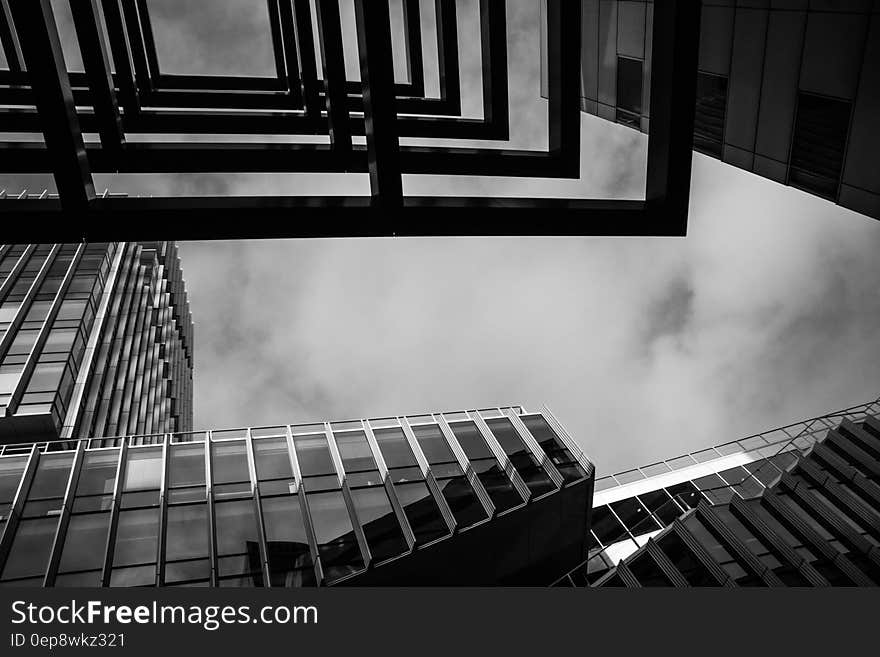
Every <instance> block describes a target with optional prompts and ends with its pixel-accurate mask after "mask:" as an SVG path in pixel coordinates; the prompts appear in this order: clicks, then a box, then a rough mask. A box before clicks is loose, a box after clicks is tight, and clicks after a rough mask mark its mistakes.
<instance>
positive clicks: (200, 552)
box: [165, 504, 209, 561]
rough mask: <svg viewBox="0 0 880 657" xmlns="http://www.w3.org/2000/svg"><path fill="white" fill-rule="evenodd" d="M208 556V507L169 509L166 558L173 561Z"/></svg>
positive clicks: (194, 505) (199, 505) (201, 505)
mask: <svg viewBox="0 0 880 657" xmlns="http://www.w3.org/2000/svg"><path fill="white" fill-rule="evenodd" d="M208 554H209V537H208V507H207V506H206V505H205V504H192V505H187V506H170V507H168V527H167V530H166V535H165V558H166V559H167V560H169V561H173V560H176V559H192V558H195V557H204V556H207V555H208Z"/></svg>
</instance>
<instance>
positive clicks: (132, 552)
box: [113, 509, 159, 567]
mask: <svg viewBox="0 0 880 657" xmlns="http://www.w3.org/2000/svg"><path fill="white" fill-rule="evenodd" d="M158 538H159V510H158V509H136V510H130V511H122V512H121V513H120V514H119V520H118V526H117V528H116V544H115V546H114V550H113V566H114V567H115V566H130V565H134V564H143V563H148V562H155V561H156V556H157V553H156V548H157V545H158Z"/></svg>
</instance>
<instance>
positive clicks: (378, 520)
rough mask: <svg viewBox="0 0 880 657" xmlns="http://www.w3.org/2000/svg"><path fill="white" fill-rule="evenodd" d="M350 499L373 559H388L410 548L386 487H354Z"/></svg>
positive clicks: (378, 560)
mask: <svg viewBox="0 0 880 657" xmlns="http://www.w3.org/2000/svg"><path fill="white" fill-rule="evenodd" d="M351 499H352V502H353V503H354V508H355V512H356V513H357V517H358V521H359V522H360V524H361V527H362V528H363V530H364V535H365V536H366V538H367V545H368V546H369V548H370V554H371V555H372V557H373V561H374V562H376V563H378V562H381V561H385V560H386V559H390V558H392V557H396V556H399V555H401V554H403V553H404V552H406V551H407V550H409V545H408V544H407V542H406V539H405V538H404V536H403V530H402V529H401V528H400V523H399V522H398V521H397V515H396V514H395V513H394V509H392V508H391V502H390V501H389V500H388V493H387V492H386V491H385V488H384V487H383V486H371V487H368V488H357V489H354V490H352V491H351ZM401 503H402V502H401Z"/></svg>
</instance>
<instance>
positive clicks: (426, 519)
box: [394, 482, 449, 544]
mask: <svg viewBox="0 0 880 657" xmlns="http://www.w3.org/2000/svg"><path fill="white" fill-rule="evenodd" d="M394 490H395V492H396V493H397V498H398V499H399V500H400V505H401V506H402V507H403V511H404V513H405V514H406V519H407V520H408V521H409V526H410V528H411V529H412V530H413V534H415V537H416V543H417V544H423V543H428V542H430V541H433V540H436V539H438V538H441V537H443V536H446V535H447V534H449V527H448V526H447V525H446V521H445V520H443V516H442V515H441V513H440V509H439V508H438V507H437V502H436V501H435V500H434V496H433V495H431V491H430V490H428V487H427V485H426V484H424V483H422V482H413V483H408V484H397V485H395V487H394Z"/></svg>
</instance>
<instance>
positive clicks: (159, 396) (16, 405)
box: [0, 242, 193, 444]
mask: <svg viewBox="0 0 880 657" xmlns="http://www.w3.org/2000/svg"><path fill="white" fill-rule="evenodd" d="M192 345H193V325H192V317H191V315H190V311H189V303H188V301H187V296H186V290H185V289H184V281H183V275H182V272H181V268H180V260H179V258H178V255H177V247H176V246H175V245H174V244H173V243H171V242H128V243H126V242H117V243H113V242H111V243H106V242H102V243H80V244H30V245H27V244H13V245H0V444H4V443H20V442H24V441H48V440H55V439H76V438H80V437H84V436H107V435H109V436H113V435H119V434H138V433H154V432H164V431H188V430H190V429H191V428H192V366H193V356H192V348H193V346H192Z"/></svg>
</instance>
